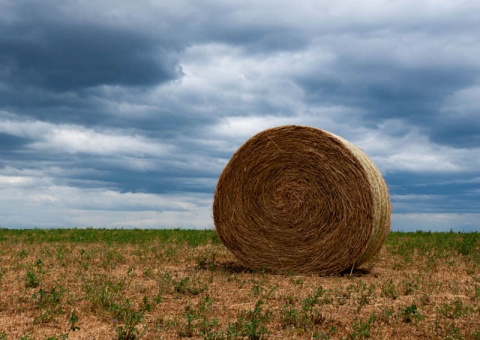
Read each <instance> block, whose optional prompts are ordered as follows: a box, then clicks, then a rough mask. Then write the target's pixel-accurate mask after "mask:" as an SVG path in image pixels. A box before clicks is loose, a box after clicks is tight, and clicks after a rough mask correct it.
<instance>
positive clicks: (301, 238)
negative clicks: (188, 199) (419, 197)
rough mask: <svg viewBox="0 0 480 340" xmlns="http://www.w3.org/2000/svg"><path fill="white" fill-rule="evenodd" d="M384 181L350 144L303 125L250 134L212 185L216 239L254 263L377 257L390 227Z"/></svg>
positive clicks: (327, 268) (336, 266)
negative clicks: (250, 136)
mask: <svg viewBox="0 0 480 340" xmlns="http://www.w3.org/2000/svg"><path fill="white" fill-rule="evenodd" d="M390 214H391V207H390V200H389V196H388V189H387V186H386V184H385V182H384V180H383V178H382V176H381V174H380V172H379V171H378V169H377V168H376V167H375V165H374V164H373V163H372V161H371V160H370V159H369V158H368V157H367V156H366V155H365V154H364V153H363V152H362V151H361V150H360V149H358V148H357V147H355V146H354V145H353V144H351V143H350V142H348V141H346V140H344V139H342V138H340V137H338V136H335V135H333V134H331V133H328V132H325V131H322V130H319V129H315V128H311V127H304V126H282V127H278V128H273V129H268V130H265V131H263V132H260V133H259V134H257V135H255V136H253V137H252V138H251V139H249V140H248V141H247V142H246V143H245V144H243V145H242V146H241V147H240V149H239V150H238V151H237V152H236V153H235V154H234V155H233V157H232V159H231V160H230V162H229V163H228V164H227V166H226V167H225V169H224V170H223V172H222V174H221V176H220V178H219V180H218V184H217V188H216V190H215V196H214V203H213V217H214V222H215V227H216V231H217V233H218V236H219V237H220V239H221V240H222V242H223V243H224V244H225V246H226V247H227V248H228V249H230V251H231V252H232V253H233V254H234V255H235V256H236V257H237V258H238V260H239V261H241V262H242V263H243V264H244V265H245V266H247V267H249V268H255V269H259V268H263V269H267V270H273V271H280V272H282V271H286V272H315V273H319V274H323V275H325V274H332V273H339V272H341V271H344V270H349V269H352V268H354V267H357V266H359V265H360V264H362V263H364V262H366V261H368V260H370V259H372V257H374V256H375V255H376V254H377V253H378V251H379V250H380V248H381V247H382V245H383V243H384V241H385V239H386V237H387V235H388V233H389V231H390Z"/></svg>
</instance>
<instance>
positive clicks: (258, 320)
mask: <svg viewBox="0 0 480 340" xmlns="http://www.w3.org/2000/svg"><path fill="white" fill-rule="evenodd" d="M262 304H263V301H262V300H258V301H257V303H256V304H255V308H254V309H253V311H244V312H241V313H240V316H239V317H238V318H237V320H236V321H235V322H234V323H233V324H229V325H228V327H227V338H228V339H230V338H232V337H233V338H238V337H247V338H248V339H250V340H259V339H261V338H262V336H264V335H267V333H268V328H267V327H266V324H267V322H268V321H269V319H270V313H269V312H268V311H266V312H263V310H262Z"/></svg>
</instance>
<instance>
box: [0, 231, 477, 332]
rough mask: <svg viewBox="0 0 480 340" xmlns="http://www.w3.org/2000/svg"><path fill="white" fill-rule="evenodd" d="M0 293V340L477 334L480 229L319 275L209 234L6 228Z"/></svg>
mask: <svg viewBox="0 0 480 340" xmlns="http://www.w3.org/2000/svg"><path fill="white" fill-rule="evenodd" d="M0 289H1V291H0V339H177V338H197V339H198V338H200V339H240V338H245V339H311V338H312V339H365V338H372V339H480V234H479V233H468V234H457V233H426V232H417V233H391V234H390V236H389V238H388V240H387V243H386V245H385V246H384V247H383V249H382V251H381V253H380V254H379V256H378V257H377V258H376V259H375V261H373V262H372V263H369V264H367V265H366V266H365V267H363V268H360V269H358V270H355V271H354V272H353V273H350V272H348V273H345V274H343V275H338V276H329V277H319V276H317V275H313V274H306V275H295V274H289V273H286V274H273V273H268V272H265V271H250V270H248V269H247V268H244V267H242V266H241V265H240V264H238V262H236V261H235V258H234V257H233V256H232V255H231V254H230V253H229V252H228V250H226V249H225V247H224V246H223V245H222V244H221V242H220V241H219V240H218V237H217V236H216V234H215V233H214V232H213V231H191V230H190V231H188V230H105V229H102V230H94V229H78V230H77V229H71V230H67V229H65V230H58V229H54V230H7V229H0Z"/></svg>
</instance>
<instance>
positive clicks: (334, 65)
mask: <svg viewBox="0 0 480 340" xmlns="http://www.w3.org/2000/svg"><path fill="white" fill-rule="evenodd" d="M479 56H480V2H478V1H475V0H472V1H468V0H466V1H462V0H452V1H450V0H435V1H422V2H418V1H414V0H398V1H396V0H394V1H391V0H388V1H387V0H375V1H374V0H372V1H354V0H352V1H330V0H328V1H308V0H300V1H290V0H288V1H287V0H286V1H283V0H276V1H271V0H266V1H248V0H247V1H245V0H244V1H225V0H207V1H195V0H175V1H166V0H161V1H143V0H139V1H111V0H95V1H69V0H65V1H53V0H44V1H35V0H21V1H19V0H0V226H1V227H86V226H93V227H138V228H147V227H155V228H170V227H181V228H201V229H208V228H212V227H213V221H212V213H211V204H212V198H213V191H214V189H215V185H216V181H217V178H218V176H219V174H220V172H221V171H222V169H223V167H224V166H225V164H226V163H227V162H228V160H229V159H230V157H231V156H232V154H233V152H234V151H235V150H236V149H237V148H238V147H239V146H240V145H241V144H243V143H244V142H245V141H246V140H247V139H248V138H249V137H251V136H252V135H253V134H255V133H257V132H259V131H261V130H263V129H266V128H269V127H273V126H278V125H285V124H298V125H309V126H314V127H318V128H322V129H325V130H327V131H330V132H333V133H335V134H337V135H340V136H342V137H344V138H346V139H348V140H350V141H351V142H353V143H354V144H356V145H357V146H358V147H360V148H362V149H363V150H364V151H365V152H366V153H367V154H368V155H369V156H370V157H371V158H372V159H373V160H374V162H375V163H376V164H377V166H378V167H379V169H380V170H381V172H382V174H383V175H384V177H385V179H386V181H387V183H388V186H389V189H390V194H391V200H392V203H393V206H394V212H393V224H392V227H393V229H394V230H405V231H409V230H417V229H422V230H432V231H434V230H450V229H453V230H470V231H480V57H479Z"/></svg>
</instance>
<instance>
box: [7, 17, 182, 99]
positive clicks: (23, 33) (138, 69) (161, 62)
mask: <svg viewBox="0 0 480 340" xmlns="http://www.w3.org/2000/svg"><path fill="white" fill-rule="evenodd" d="M27 20H28V21H27ZM5 26H6V25H3V27H2V30H1V31H2V32H3V33H2V35H1V38H0V60H2V64H3V65H4V66H3V68H4V73H6V74H7V75H8V77H7V78H6V79H5V80H6V81H8V82H10V83H13V84H14V85H17V86H22V85H23V86H25V85H30V86H37V87H44V88H46V89H50V90H54V91H72V90H77V89H82V88H85V87H93V86H98V85H103V84H117V85H124V86H141V85H145V86H146V85H153V84H158V83H161V82H164V81H168V80H171V79H174V78H176V77H178V76H179V70H178V68H177V65H176V58H175V54H174V52H173V51H164V50H162V49H161V48H160V46H156V44H155V42H154V41H152V40H151V39H149V38H148V37H144V36H141V35H138V34H135V33H134V32H130V31H126V30H121V29H118V28H117V29H114V28H109V27H102V26H97V27H92V26H91V25H81V24H73V25H72V24H71V23H67V22H48V21H45V20H36V18H35V17H31V18H25V21H22V22H20V23H18V24H16V25H8V26H7V27H5Z"/></svg>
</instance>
